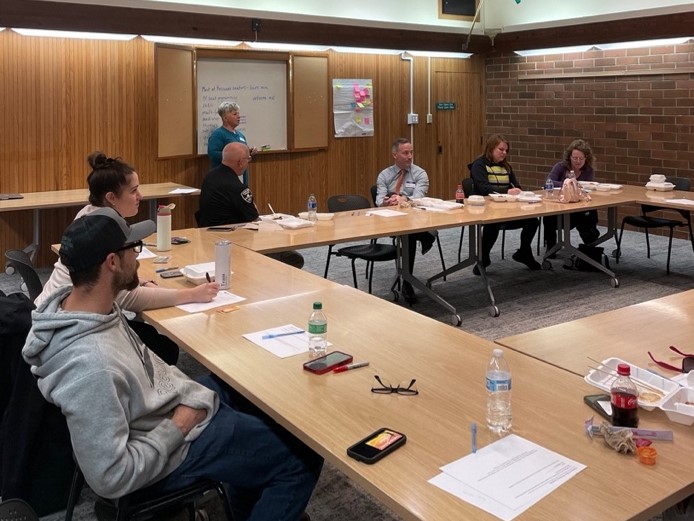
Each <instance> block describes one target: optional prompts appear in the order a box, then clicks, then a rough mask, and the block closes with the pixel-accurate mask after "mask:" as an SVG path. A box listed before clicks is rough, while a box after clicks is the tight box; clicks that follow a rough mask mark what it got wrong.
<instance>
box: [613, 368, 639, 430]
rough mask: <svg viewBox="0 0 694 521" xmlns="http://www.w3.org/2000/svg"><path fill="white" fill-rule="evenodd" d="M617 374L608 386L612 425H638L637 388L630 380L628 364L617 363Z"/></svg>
mask: <svg viewBox="0 0 694 521" xmlns="http://www.w3.org/2000/svg"><path fill="white" fill-rule="evenodd" d="M617 375H618V376H617V378H616V379H615V381H614V382H613V383H612V386H611V387H610V396H611V399H610V402H611V404H612V425H614V426H615V427H638V426H639V390H638V389H637V388H636V385H634V382H632V381H631V377H630V375H631V367H630V366H629V364H619V365H617Z"/></svg>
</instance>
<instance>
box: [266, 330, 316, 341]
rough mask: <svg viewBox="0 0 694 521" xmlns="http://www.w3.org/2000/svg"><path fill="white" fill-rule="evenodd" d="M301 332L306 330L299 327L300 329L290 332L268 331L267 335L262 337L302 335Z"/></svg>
mask: <svg viewBox="0 0 694 521" xmlns="http://www.w3.org/2000/svg"><path fill="white" fill-rule="evenodd" d="M301 333H305V331H304V330H303V329H299V330H298V331H289V332H288V333H268V334H267V335H263V336H262V339H263V340H269V339H271V338H279V337H281V336H289V335H300V334H301Z"/></svg>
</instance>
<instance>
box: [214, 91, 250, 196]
mask: <svg viewBox="0 0 694 521" xmlns="http://www.w3.org/2000/svg"><path fill="white" fill-rule="evenodd" d="M240 111H241V108H240V107H239V104H238V103H234V102H233V101H224V102H222V104H221V105H219V108H218V109H217V113H218V114H219V117H220V118H222V126H221V127H219V128H216V129H215V130H213V131H212V134H210V138H209V139H208V140H207V155H208V156H210V166H211V168H216V167H218V166H219V165H221V164H222V151H223V150H224V147H225V146H226V145H228V144H229V143H243V144H244V145H246V146H248V143H247V142H246V136H244V135H243V133H242V132H241V131H240V130H237V127H238V126H239V124H240V123H241V112H240ZM248 148H249V149H250V152H251V156H253V155H254V154H255V153H256V152H257V149H256V148H255V147H253V148H251V147H248ZM239 181H241V182H242V183H243V184H245V185H246V186H248V168H246V169H245V170H244V171H243V175H240V176H239Z"/></svg>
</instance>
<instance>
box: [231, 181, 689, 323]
mask: <svg viewBox="0 0 694 521" xmlns="http://www.w3.org/2000/svg"><path fill="white" fill-rule="evenodd" d="M655 193H658V194H667V195H664V196H663V197H666V198H686V197H687V194H688V193H687V192H677V191H672V192H652V191H649V190H646V188H645V187H639V186H627V185H625V186H623V187H622V188H621V189H620V190H613V191H609V192H599V191H593V192H591V196H592V200H591V201H589V202H579V203H570V204H562V203H559V202H558V200H557V199H552V200H547V199H543V200H542V202H540V203H533V204H529V203H523V202H513V203H510V202H494V201H491V200H487V201H486V203H485V204H484V206H472V205H470V204H466V205H465V207H464V208H463V209H456V210H450V211H447V212H435V211H428V210H421V209H418V208H397V209H396V210H397V211H399V212H401V213H402V215H400V216H397V217H382V216H380V215H379V212H378V210H377V209H373V210H362V211H359V212H342V213H337V214H335V217H334V219H333V220H331V221H319V222H317V223H316V225H315V226H313V227H310V228H302V229H298V230H279V228H278V227H271V228H270V230H274V231H272V232H270V233H263V231H262V228H261V231H252V230H248V229H243V228H242V229H235V230H234V231H230V232H227V238H228V239H229V240H230V241H232V242H233V243H234V244H237V245H239V246H243V247H245V248H249V249H252V250H254V251H257V252H260V253H274V252H279V251H285V250H288V249H297V248H307V247H314V246H321V245H329V244H336V243H341V242H348V241H358V240H367V239H373V238H379V237H388V236H393V235H398V236H401V237H402V247H403V254H402V266H401V268H400V269H399V270H398V273H397V276H398V277H401V278H402V279H403V280H405V281H408V282H410V283H411V284H412V285H413V286H414V287H416V288H417V289H418V290H419V291H420V292H422V293H423V294H424V295H426V296H428V297H429V298H431V299H432V300H434V301H435V302H437V303H438V304H439V305H441V306H442V307H444V308H445V309H446V310H447V311H449V312H450V313H451V318H452V323H453V324H454V325H460V324H461V320H460V316H459V315H458V313H457V310H456V308H455V307H454V306H453V305H452V304H450V303H449V302H447V301H446V300H445V299H443V298H442V297H440V296H439V295H438V294H437V293H436V292H435V291H434V290H433V289H432V285H433V283H434V282H435V281H436V280H438V279H439V278H443V277H446V276H447V275H450V274H452V273H455V272H457V271H459V270H461V269H463V268H467V267H470V266H474V265H477V267H478V268H479V271H480V273H481V279H482V283H483V284H484V286H485V288H486V290H487V294H488V296H489V300H490V308H489V312H490V314H491V315H492V316H499V314H500V310H499V308H498V306H497V305H496V300H495V298H494V294H493V291H492V288H491V284H490V281H489V280H488V278H487V274H486V271H485V269H484V266H483V264H482V262H481V259H480V258H479V255H478V252H479V251H481V236H482V228H483V226H484V225H485V224H489V223H499V222H505V221H510V220H517V219H524V218H533V217H534V218H542V217H548V216H558V217H561V216H562V215H565V214H569V213H573V212H581V211H587V210H599V209H606V210H607V215H608V223H607V224H608V226H607V232H606V233H605V234H603V235H602V236H601V237H600V238H599V239H598V240H597V241H596V242H595V244H601V243H603V242H605V241H607V240H609V239H610V238H612V237H614V234H615V228H616V220H617V209H618V207H619V206H622V205H625V204H630V203H641V202H644V201H651V200H659V197H658V198H655V196H654V195H653V194H655ZM675 206H676V207H681V206H685V205H681V204H680V205H675ZM563 221H564V224H563V226H561V227H559V232H560V236H559V240H558V242H557V245H556V247H555V249H553V250H551V251H548V252H547V253H546V254H545V258H544V259H543V261H544V262H543V267H545V268H550V267H551V263H550V262H549V260H548V259H547V257H548V256H549V255H551V254H552V253H555V252H556V251H558V250H559V249H564V250H565V252H566V253H567V254H568V255H574V256H576V257H578V258H581V259H582V260H584V261H586V262H587V263H589V264H591V265H593V266H594V267H596V268H597V269H598V270H600V271H602V272H604V273H605V274H606V275H608V277H610V282H611V284H612V286H613V287H615V288H616V287H619V280H618V278H617V276H616V274H615V273H614V272H613V271H611V270H610V269H609V268H607V267H605V266H603V265H602V264H600V263H597V262H595V261H594V260H593V259H591V258H590V257H588V256H586V255H585V254H584V253H583V252H582V251H580V250H579V249H578V248H576V247H575V246H573V244H572V243H571V234H570V227H569V225H570V223H569V219H563ZM460 226H468V227H469V229H470V233H469V237H468V241H469V246H468V256H467V258H466V259H464V260H462V261H461V262H460V263H458V264H457V265H455V266H452V267H450V268H448V269H446V270H444V271H442V272H441V273H438V274H435V275H434V276H432V277H430V278H429V279H427V280H426V281H422V280H420V279H418V278H417V277H416V276H414V275H412V274H410V270H409V267H408V262H409V261H408V258H409V257H408V255H407V252H408V250H409V248H410V247H414V245H410V241H409V237H408V235H409V234H410V233H417V232H426V231H433V230H438V229H444V228H454V227H460ZM394 293H395V292H394ZM397 297H398V295H397V293H395V298H396V299H397Z"/></svg>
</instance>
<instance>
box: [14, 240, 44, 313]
mask: <svg viewBox="0 0 694 521" xmlns="http://www.w3.org/2000/svg"><path fill="white" fill-rule="evenodd" d="M5 258H6V259H7V264H8V265H9V266H12V267H13V268H14V269H16V270H17V272H18V273H19V275H20V276H21V277H22V280H23V281H24V284H26V287H27V291H28V292H29V298H30V299H31V300H32V301H33V300H35V299H36V297H38V296H39V295H40V294H41V292H42V291H43V284H42V283H41V279H40V278H39V274H38V273H36V269H35V268H34V265H33V264H32V262H31V258H30V257H29V254H28V253H27V252H25V251H24V250H7V251H6V252H5Z"/></svg>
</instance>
